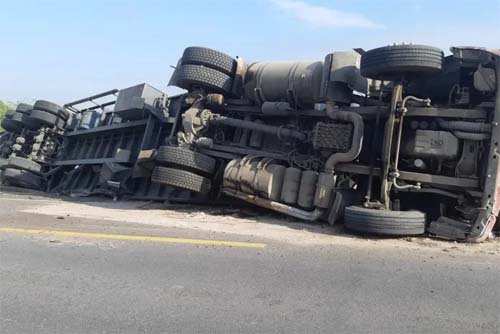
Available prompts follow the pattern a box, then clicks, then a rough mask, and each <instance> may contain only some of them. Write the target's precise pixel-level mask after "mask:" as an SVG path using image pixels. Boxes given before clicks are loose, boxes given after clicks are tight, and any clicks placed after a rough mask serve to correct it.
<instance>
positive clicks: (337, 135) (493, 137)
mask: <svg viewBox="0 0 500 334" xmlns="http://www.w3.org/2000/svg"><path fill="white" fill-rule="evenodd" d="M451 51H452V54H451V55H449V56H446V57H445V56H444V54H443V51H441V50H439V49H437V48H434V47H429V46H423V45H412V44H407V45H404V44H403V45H393V46H387V47H382V48H378V49H373V50H370V51H366V52H365V51H363V50H359V49H356V51H348V52H334V53H331V54H328V55H327V56H326V57H325V59H324V61H315V62H256V63H252V64H247V63H246V62H245V61H244V60H243V59H241V58H232V57H230V56H228V55H225V54H223V53H221V52H218V51H215V50H211V49H207V48H201V47H190V48H187V49H186V50H185V51H184V54H183V56H182V57H181V59H180V60H179V62H178V65H177V67H176V70H175V72H174V74H173V76H172V78H171V81H170V84H172V85H175V86H178V87H180V88H183V89H185V90H186V93H184V94H181V95H178V96H174V97H167V96H166V95H165V94H164V93H162V92H161V91H158V90H156V89H154V88H153V87H151V86H148V85H145V84H143V85H138V86H134V87H131V88H127V89H123V90H112V91H108V92H105V93H102V94H98V95H95V96H91V97H89V98H85V99H82V100H78V101H75V102H72V103H68V104H66V105H64V106H62V107H60V106H57V105H55V104H51V103H49V102H47V101H37V102H36V103H35V104H34V105H33V106H29V105H24V104H21V105H19V106H18V107H17V109H16V110H13V111H10V112H9V113H8V114H7V117H6V118H5V119H4V120H3V121H2V126H3V127H4V129H5V130H6V131H7V132H5V133H3V134H2V135H1V137H0V166H1V168H2V171H3V172H2V174H3V177H2V178H3V182H4V183H10V184H13V185H17V186H22V187H28V188H35V189H42V190H45V191H51V192H59V193H64V194H72V195H82V194H83V195H90V194H106V195H110V196H114V197H119V196H122V197H133V198H141V199H151V200H170V201H180V202H210V201H219V202H224V201H229V200H235V201H245V202H247V203H251V204H253V205H256V206H260V207H264V208H267V209H270V210H274V211H278V212H280V213H283V214H285V215H289V216H292V217H295V218H298V219H302V220H306V221H316V220H323V221H327V222H328V223H330V224H336V223H339V222H342V221H343V223H344V225H345V226H346V228H348V229H350V230H352V231H355V232H359V233H367V234H375V235H389V236H408V235H421V234H424V233H428V234H429V235H432V236H437V237H441V238H446V239H451V240H459V241H468V242H481V241H484V240H485V239H486V238H488V237H489V236H490V235H491V233H492V231H493V228H494V226H495V223H496V222H497V220H498V218H497V217H498V213H499V209H500V204H499V200H500V198H499V197H500V168H499V165H498V160H499V158H500V153H499V149H498V141H499V139H500V127H499V122H500V52H499V51H498V50H488V49H482V48H472V47H463V48H452V49H451ZM497 226H498V224H497Z"/></svg>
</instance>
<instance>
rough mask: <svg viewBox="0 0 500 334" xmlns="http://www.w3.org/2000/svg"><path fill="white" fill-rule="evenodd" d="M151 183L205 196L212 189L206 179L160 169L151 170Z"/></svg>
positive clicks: (169, 169) (178, 170)
mask: <svg viewBox="0 0 500 334" xmlns="http://www.w3.org/2000/svg"><path fill="white" fill-rule="evenodd" d="M151 180H152V181H153V182H157V183H161V184H165V185H169V186H173V187H177V188H182V189H186V190H190V191H194V192H198V193H202V194H206V193H208V192H209V191H210V189H211V188H212V182H211V181H210V180H209V179H207V178H206V177H203V176H200V175H197V174H194V173H191V172H188V171H185V170H180V169H174V168H168V167H160V166H157V167H155V168H154V169H153V175H152V176H151Z"/></svg>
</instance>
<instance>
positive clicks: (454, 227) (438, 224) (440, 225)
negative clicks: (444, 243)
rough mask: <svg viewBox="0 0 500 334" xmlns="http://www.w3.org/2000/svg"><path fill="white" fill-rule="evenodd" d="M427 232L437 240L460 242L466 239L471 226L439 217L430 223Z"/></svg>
mask: <svg viewBox="0 0 500 334" xmlns="http://www.w3.org/2000/svg"><path fill="white" fill-rule="evenodd" d="M427 231H428V232H429V233H431V234H434V235H435V236H436V237H439V238H443V239H448V240H456V241H462V240H466V239H467V236H468V235H469V234H470V232H471V226H470V225H468V224H466V223H463V222H460V221H458V220H454V219H450V218H447V217H444V216H441V217H439V218H438V219H437V220H435V221H433V222H431V223H430V225H429V228H428V229H427Z"/></svg>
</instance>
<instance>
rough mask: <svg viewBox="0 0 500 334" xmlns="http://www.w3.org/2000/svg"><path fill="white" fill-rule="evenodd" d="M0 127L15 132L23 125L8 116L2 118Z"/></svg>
mask: <svg viewBox="0 0 500 334" xmlns="http://www.w3.org/2000/svg"><path fill="white" fill-rule="evenodd" d="M1 126H2V128H4V129H5V131H7V132H17V131H20V130H21V129H22V128H23V126H22V124H19V123H18V122H16V121H13V120H12V119H10V118H4V119H3V120H2V123H1Z"/></svg>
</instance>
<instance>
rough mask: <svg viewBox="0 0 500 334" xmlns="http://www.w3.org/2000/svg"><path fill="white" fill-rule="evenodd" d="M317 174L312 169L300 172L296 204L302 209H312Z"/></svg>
mask: <svg viewBox="0 0 500 334" xmlns="http://www.w3.org/2000/svg"><path fill="white" fill-rule="evenodd" d="M317 181H318V174H317V173H316V172H314V171H312V170H306V171H304V172H302V178H301V180H300V188H299V197H298V199H297V204H298V205H299V206H301V207H303V208H304V209H312V207H313V204H314V194H315V192H316V183H317Z"/></svg>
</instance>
